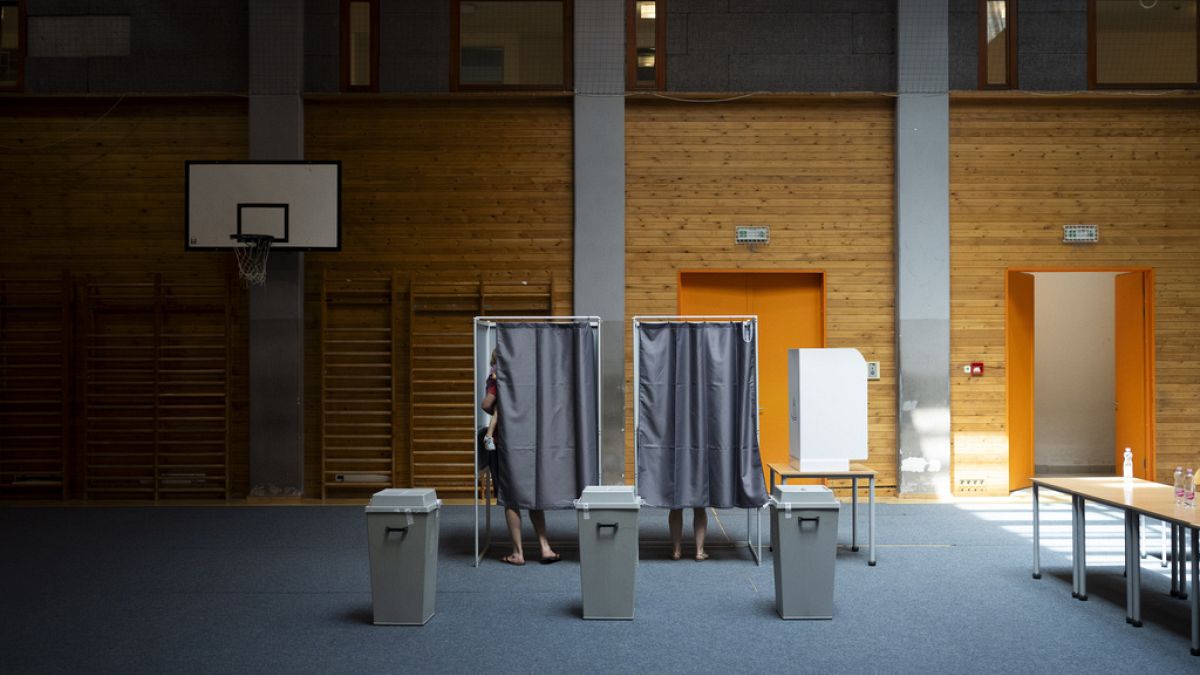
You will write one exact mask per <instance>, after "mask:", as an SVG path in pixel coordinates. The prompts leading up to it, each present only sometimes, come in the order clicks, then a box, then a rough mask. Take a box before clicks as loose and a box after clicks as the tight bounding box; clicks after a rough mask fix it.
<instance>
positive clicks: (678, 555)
mask: <svg viewBox="0 0 1200 675" xmlns="http://www.w3.org/2000/svg"><path fill="white" fill-rule="evenodd" d="M682 557H683V554H682V553H680V552H679V551H674V552H672V553H671V560H679V559H680V558H682Z"/></svg>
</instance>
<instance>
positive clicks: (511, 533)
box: [504, 507, 525, 565]
mask: <svg viewBox="0 0 1200 675" xmlns="http://www.w3.org/2000/svg"><path fill="white" fill-rule="evenodd" d="M504 520H505V522H507V523H508V538H509V539H511V540H512V553H510V554H508V555H507V556H505V557H504V562H506V563H509V564H512V565H524V564H525V551H524V549H523V548H522V547H521V511H520V509H513V508H507V507H506V508H505V509H504Z"/></svg>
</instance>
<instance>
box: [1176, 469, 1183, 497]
mask: <svg viewBox="0 0 1200 675" xmlns="http://www.w3.org/2000/svg"><path fill="white" fill-rule="evenodd" d="M1175 504H1176V505H1178V506H1182V505H1183V467H1182V466H1177V467H1175Z"/></svg>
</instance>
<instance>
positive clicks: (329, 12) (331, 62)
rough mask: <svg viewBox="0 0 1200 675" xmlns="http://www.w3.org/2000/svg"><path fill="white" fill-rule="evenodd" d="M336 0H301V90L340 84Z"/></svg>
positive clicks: (325, 89) (328, 88)
mask: <svg viewBox="0 0 1200 675" xmlns="http://www.w3.org/2000/svg"><path fill="white" fill-rule="evenodd" d="M338 8H339V4H338V0H306V2H305V3H304V10H305V11H304V91H317V92H333V91H338V89H340V88H341V70H340V69H341V48H342V45H341V39H342V38H341V33H339V29H338V21H339V9H338Z"/></svg>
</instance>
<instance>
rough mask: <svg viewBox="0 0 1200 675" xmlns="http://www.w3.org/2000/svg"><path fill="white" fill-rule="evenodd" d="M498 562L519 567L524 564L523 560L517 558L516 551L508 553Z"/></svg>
mask: <svg viewBox="0 0 1200 675" xmlns="http://www.w3.org/2000/svg"><path fill="white" fill-rule="evenodd" d="M500 562H506V563H508V564H509V565H513V566H515V567H520V566H522V565H524V564H525V561H524V560H521V559H520V558H518V557H517V554H516V553H509V554H508V555H506V556H504V557H503V558H501V559H500Z"/></svg>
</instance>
